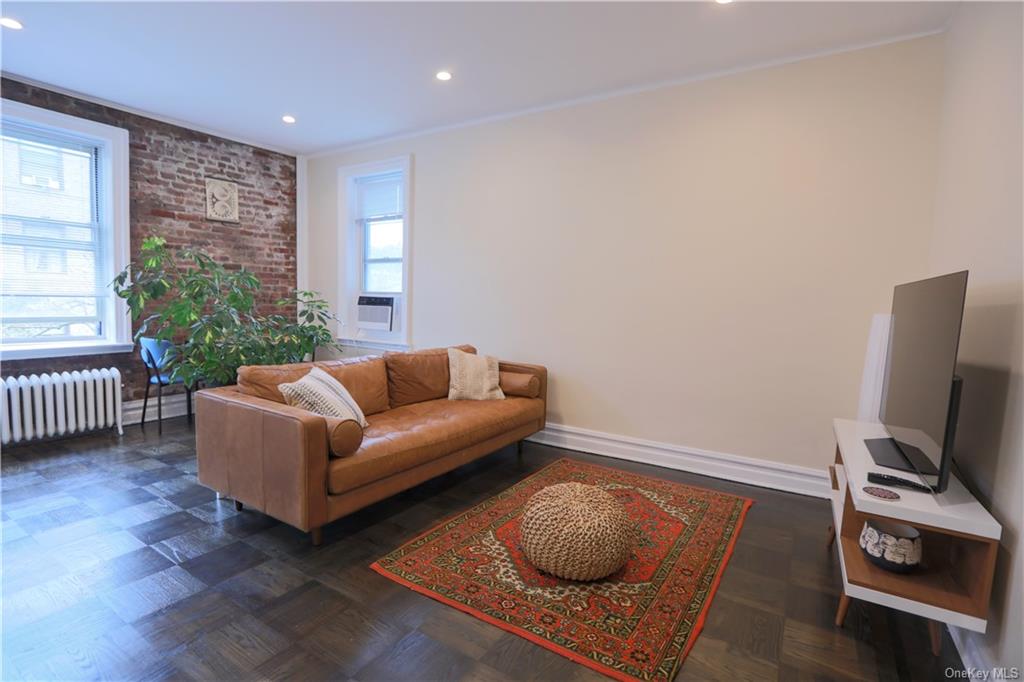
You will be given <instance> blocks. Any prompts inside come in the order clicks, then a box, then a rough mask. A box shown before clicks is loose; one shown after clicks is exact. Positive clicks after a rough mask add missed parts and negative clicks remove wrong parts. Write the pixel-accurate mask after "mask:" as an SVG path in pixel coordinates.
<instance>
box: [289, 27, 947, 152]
mask: <svg viewBox="0 0 1024 682" xmlns="http://www.w3.org/2000/svg"><path fill="white" fill-rule="evenodd" d="M946 29H947V27H946V26H942V27H940V28H936V29H932V30H928V31H920V32H917V33H907V34H903V35H899V36H894V37H892V38H884V39H882V40H874V41H870V42H865V43H857V44H854V45H847V46H845V47H837V48H829V49H825V50H816V51H813V52H804V53H801V54H799V55H793V56H790V57H780V58H778V59H770V60H767V61H762V62H756V63H754V64H744V65H742V66H736V67H731V68H728V69H719V70H716V71H707V72H705V73H700V74H694V75H691V76H685V77H683V78H674V79H670V80H663V81H658V82H656V83H647V84H645V85H635V86H630V87H627V88H619V89H617V90H609V91H606V92H601V93H596V94H593V95H584V96H582V97H575V98H572V99H565V100H559V101H557V102H552V103H550V104H542V105H540V106H536V107H528V108H525V109H516V110H514V111H509V112H505V113H501V114H493V115H490V116H482V117H479V118H473V119H469V120H466V121H461V122H458V123H450V124H445V125H440V126H432V127H429V128H418V129H414V130H409V131H405V132H401V133H395V134H394V135H384V136H381V137H375V138H370V139H366V140H357V141H354V142H351V143H346V144H343V145H338V146H334V147H325V148H323V149H321V150H315V151H311V152H309V153H307V154H306V155H305V156H306V158H308V159H318V158H322V157H325V156H333V155H335V154H346V153H348V152H353V151H357V150H360V149H367V148H369V147H376V146H378V145H382V144H388V143H390V142H399V141H401V140H408V139H411V138H416V137H425V136H427V135H435V134H437V133H445V132H449V131H453V130H459V129H461V128H473V127H476V126H481V125H486V124H488V123H497V122H499V121H506V120H509V119H514V118H519V117H522V116H530V115H532V114H540V113H544V112H547V111H556V110H558V109H567V108H570V107H575V106H580V105H583V104H592V103H595V102H602V101H604V100H609V99H615V98H618V97H628V96H630V95H639V94H643V93H647V92H653V91H655V90H664V89H666V88H674V87H678V86H680V85H687V84H690V83H699V82H701V81H706V80H712V79H714V78H724V77H726V76H735V75H738V74H742V73H747V72H749V71H759V70H761V69H770V68H773V67H776V66H785V65H787V64H794V63H796V62H802V61H806V60H808V59H817V58H819V57H830V56H833V55H839V54H845V53H847V52H857V51H859V50H868V49H871V48H873V47H883V46H885V45H892V44H894V43H903V42H907V41H910V40H917V39H919V38H927V37H929V36H934V35H938V34H940V33H944V32H945V31H946Z"/></svg>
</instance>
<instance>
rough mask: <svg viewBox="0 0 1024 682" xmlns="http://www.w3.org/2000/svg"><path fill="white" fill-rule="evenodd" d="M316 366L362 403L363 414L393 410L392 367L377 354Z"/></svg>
mask: <svg viewBox="0 0 1024 682" xmlns="http://www.w3.org/2000/svg"><path fill="white" fill-rule="evenodd" d="M316 366H317V367H319V368H320V369H322V370H323V371H325V372H327V373H328V374H330V375H331V376H332V377H334V378H335V379H337V380H338V381H339V382H340V383H341V385H342V386H344V387H345V388H347V389H348V392H349V393H351V394H352V397H353V398H355V399H356V402H357V403H359V409H361V410H362V411H363V414H377V413H378V412H384V411H385V410H387V409H389V407H390V405H389V404H388V370H387V366H386V365H385V364H384V359H383V358H379V357H373V356H364V357H360V358H344V359H342V360H326V361H324V362H318V363H316Z"/></svg>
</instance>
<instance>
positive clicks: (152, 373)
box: [139, 336, 192, 433]
mask: <svg viewBox="0 0 1024 682" xmlns="http://www.w3.org/2000/svg"><path fill="white" fill-rule="evenodd" d="M139 352H140V353H141V355H142V364H144V365H145V366H146V397H145V398H143V400H142V426H143V428H145V426H146V407H147V405H149V387H150V386H154V385H155V386H156V415H157V417H156V422H157V432H158V433H163V430H164V409H163V408H164V402H163V401H164V386H170V385H171V384H182V385H184V383H185V382H184V380H182V379H180V378H179V379H173V380H172V379H171V376H170V374H169V373H166V372H164V371H163V369H164V366H165V365H166V364H167V360H168V359H169V358H170V356H171V354H172V353H174V344H173V343H171V342H170V341H163V340H161V339H154V338H151V337H148V336H142V337H139ZM185 410H186V413H187V414H188V420H189V422H191V421H192V388H191V387H190V386H185Z"/></svg>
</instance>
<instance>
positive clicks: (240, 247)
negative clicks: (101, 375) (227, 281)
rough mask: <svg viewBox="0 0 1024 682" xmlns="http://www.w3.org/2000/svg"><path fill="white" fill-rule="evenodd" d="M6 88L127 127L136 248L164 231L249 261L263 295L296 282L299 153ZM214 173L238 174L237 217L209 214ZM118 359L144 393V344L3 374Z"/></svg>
mask: <svg viewBox="0 0 1024 682" xmlns="http://www.w3.org/2000/svg"><path fill="white" fill-rule="evenodd" d="M0 92H2V95H3V97H5V98H7V99H11V100H15V101H18V102H23V103H25V104H31V105H33V106H37V107H43V108H45V109H51V110H53V111H59V112H61V113H65V114H70V115H72V116H78V117H80V118H85V119H89V120H92V121H98V122H101V123H107V124H110V125H115V126H118V127H121V128H126V129H127V130H128V133H129V141H130V145H131V147H130V152H129V157H130V158H129V161H130V165H131V170H130V179H131V190H130V199H131V249H132V256H133V258H134V257H137V255H138V249H139V245H140V244H141V243H142V239H143V238H144V237H146V236H149V235H153V234H155V235H159V236H161V237H164V238H165V239H166V240H167V243H168V245H169V246H170V247H172V248H178V247H181V246H192V247H196V248H200V249H202V250H204V251H205V252H206V253H208V254H210V255H211V256H213V257H214V258H216V259H217V260H219V261H222V262H226V263H228V264H231V265H235V266H244V267H246V268H247V269H249V270H251V271H253V272H254V273H256V274H257V275H258V276H259V278H260V279H261V280H262V282H263V296H262V298H261V300H262V301H263V302H269V301H273V300H276V299H279V298H281V297H282V296H284V295H286V294H288V293H289V292H290V291H291V290H292V289H293V288H294V287H295V267H296V265H295V263H296V261H295V158H294V157H292V156H287V155H285V154H278V153H276V152H271V151H267V150H265V149H259V148H257V147H251V146H249V145H245V144H241V143H239V142H232V141H230V140H225V139H223V138H219V137H214V136H212V135H208V134H206V133H201V132H197V131H194V130H189V129H187V128H181V127H179V126H174V125H170V124H167V123H163V122H161V121H155V120H153V119H150V118H146V117H144V116H138V115H135V114H131V113H128V112H125V111H121V110H119V109H114V108H111V107H107V106H103V105H100V104H94V103H92V102H87V101H85V100H80V99H76V98H74V97H69V96H67V95H64V94H61V93H57V92H52V91H50V90H45V89H43V88H39V87H36V86H34V85H27V84H25V83H21V82H18V81H15V80H11V79H9V78H3V79H2V81H0ZM207 176H210V177H218V178H226V179H228V180H232V181H234V182H236V183H238V204H239V206H238V208H239V222H238V223H221V222H217V221H213V220H207V219H206V184H205V179H206V177H207ZM82 367H117V368H118V369H119V370H120V371H121V374H122V376H123V377H124V379H123V381H124V386H125V392H124V398H125V400H134V399H138V398H141V397H142V395H143V392H144V391H145V386H146V373H145V369H144V368H143V366H142V361H141V360H140V359H139V356H138V352H137V351H136V352H135V353H131V354H127V353H117V354H110V355H90V356H80V357H68V358H53V359H39V360H12V361H10V362H4V363H3V369H2V372H3V375H4V376H8V375H18V374H33V373H35V374H40V373H44V372H53V371H63V370H65V369H67V370H71V369H80V368H82Z"/></svg>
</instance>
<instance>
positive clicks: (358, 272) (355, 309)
mask: <svg viewBox="0 0 1024 682" xmlns="http://www.w3.org/2000/svg"><path fill="white" fill-rule="evenodd" d="M338 173H339V175H338V183H339V184H338V189H339V194H340V197H341V201H342V203H341V206H342V207H343V209H344V211H345V212H344V213H343V214H342V215H341V216H339V233H340V234H339V237H340V238H339V242H338V243H339V262H340V263H342V264H343V267H342V268H340V269H339V273H338V275H339V278H338V286H339V300H340V301H341V302H342V305H341V310H340V312H341V313H342V321H343V324H342V327H341V329H340V330H339V334H338V335H339V337H340V338H341V339H342V340H343V341H348V342H356V343H357V344H365V345H369V346H375V345H376V346H380V347H383V348H389V347H402V346H407V345H408V344H409V341H410V334H409V303H410V293H411V292H410V288H411V287H410V281H409V273H410V267H409V265H410V264H409V256H410V248H409V234H410V216H409V177H410V158H409V157H400V158H397V159H388V160H385V161H375V162H370V163H364V164H359V165H356V166H345V167H342V168H340V169H339V171H338Z"/></svg>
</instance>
